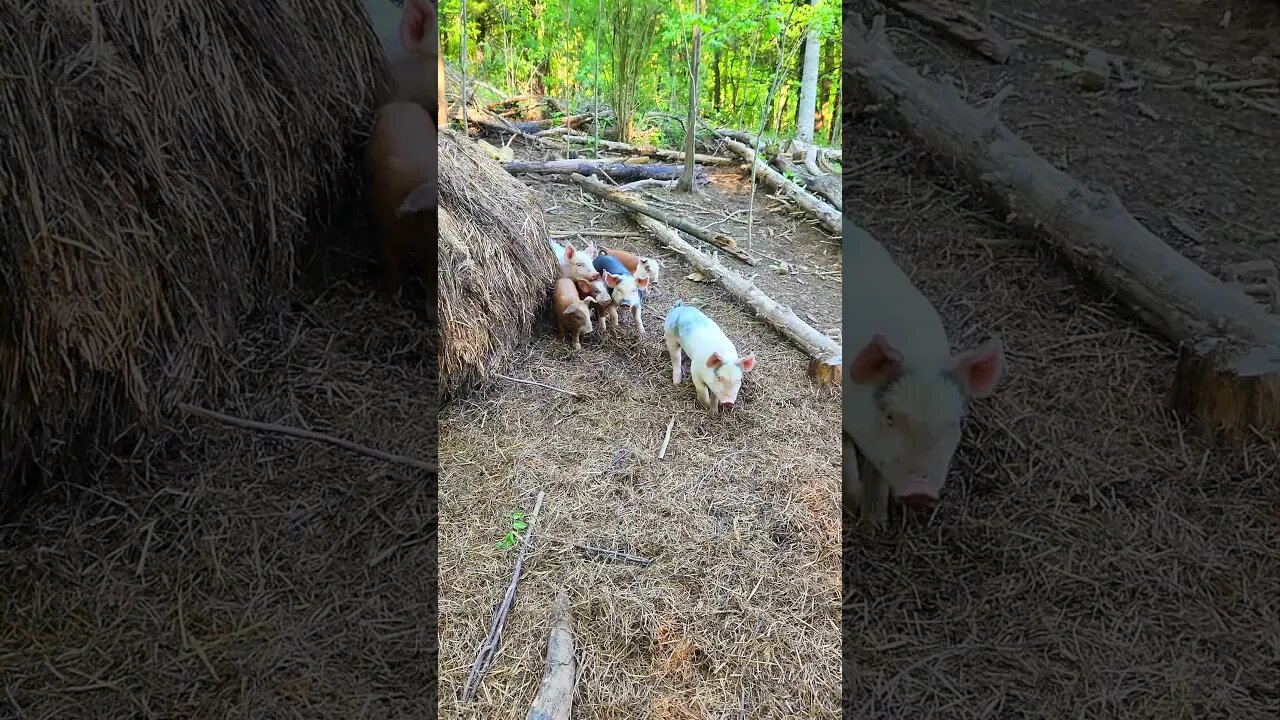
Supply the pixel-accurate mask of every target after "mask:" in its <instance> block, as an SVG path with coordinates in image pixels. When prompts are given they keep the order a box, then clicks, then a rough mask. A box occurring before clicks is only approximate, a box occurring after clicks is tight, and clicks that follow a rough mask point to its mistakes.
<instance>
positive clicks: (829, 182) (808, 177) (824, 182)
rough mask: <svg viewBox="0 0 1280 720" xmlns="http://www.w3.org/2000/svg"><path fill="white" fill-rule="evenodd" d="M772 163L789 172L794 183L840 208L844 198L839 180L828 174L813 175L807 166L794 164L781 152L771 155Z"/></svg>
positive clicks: (837, 208) (832, 205)
mask: <svg viewBox="0 0 1280 720" xmlns="http://www.w3.org/2000/svg"><path fill="white" fill-rule="evenodd" d="M773 164H774V165H777V166H778V169H779V170H781V171H782V172H784V173H786V172H789V173H791V176H792V177H794V178H795V179H796V183H797V184H798V185H800V186H802V187H804V188H805V189H806V190H812V191H813V192H814V193H815V194H817V195H820V196H821V197H822V198H823V199H824V200H826V201H827V202H828V203H830V204H831V207H833V208H835V209H836V210H842V209H843V206H844V200H843V198H842V197H841V195H842V191H841V188H840V181H839V180H837V179H836V178H834V177H831V176H830V175H826V174H821V175H816V176H815V175H814V174H813V173H812V172H811V171H809V170H808V169H807V168H802V167H800V166H799V165H796V164H795V162H794V161H793V160H792V159H791V158H789V157H787V156H786V155H783V154H778V155H775V156H774V157H773Z"/></svg>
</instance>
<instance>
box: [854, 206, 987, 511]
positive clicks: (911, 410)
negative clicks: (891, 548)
mask: <svg viewBox="0 0 1280 720" xmlns="http://www.w3.org/2000/svg"><path fill="white" fill-rule="evenodd" d="M843 233H844V247H843V253H842V255H843V257H842V258H841V261H842V264H843V265H844V278H843V287H844V303H843V308H842V310H843V316H844V328H843V333H844V357H845V358H846V360H847V364H846V370H845V373H846V374H847V376H846V377H845V378H844V379H843V382H842V385H843V392H844V413H843V425H844V428H843V429H844V441H843V446H844V450H845V457H844V492H843V496H844V497H845V499H846V502H850V501H851V502H852V503H853V504H854V505H856V506H858V507H859V508H860V510H861V513H860V514H861V517H862V518H863V519H865V520H870V521H871V522H873V523H875V524H877V525H883V524H884V523H885V521H886V520H887V519H888V504H889V497H890V496H891V495H892V496H893V497H896V498H898V499H900V500H901V501H902V502H903V503H904V504H905V505H907V506H909V507H915V508H929V507H932V506H933V505H935V504H936V503H937V501H938V498H939V495H940V494H941V492H942V487H943V484H944V483H945V482H946V479H947V473H948V471H949V469H950V467H951V461H952V457H953V456H954V455H955V451H956V447H957V446H958V445H959V443H960V427H961V422H962V420H963V419H964V416H965V412H966V405H967V400H968V399H969V398H972V397H986V396H988V395H990V394H991V393H992V392H993V391H994V389H995V387H996V383H997V382H998V381H999V379H1000V375H1001V372H1002V370H1003V368H1004V352H1003V349H1002V345H1001V343H1000V341H999V340H998V339H994V340H990V341H988V342H987V343H986V344H984V345H982V346H981V347H979V348H977V349H974V350H970V351H968V352H963V353H960V354H956V355H953V354H952V353H951V347H950V344H949V343H948V341H947V335H946V331H945V330H944V329H943V326H942V319H941V318H940V317H939V316H938V311H937V310H936V309H934V307H933V305H932V304H931V303H930V302H929V300H928V299H927V298H925V296H924V295H922V294H921V293H920V291H919V290H917V289H916V288H915V286H914V285H912V284H911V281H910V279H908V278H907V276H906V274H904V273H903V272H902V270H901V269H900V268H899V267H898V265H897V264H896V263H895V262H894V261H893V258H892V257H891V256H890V255H889V253H888V252H887V251H886V250H885V249H884V247H883V246H882V245H880V243H879V242H877V241H876V240H875V239H874V238H872V237H871V236H870V235H868V234H867V233H865V232H863V231H862V230H860V229H859V228H858V227H857V226H856V225H854V224H853V223H851V222H849V221H848V220H845V223H844V228H843ZM847 509H850V510H851V509H852V508H847Z"/></svg>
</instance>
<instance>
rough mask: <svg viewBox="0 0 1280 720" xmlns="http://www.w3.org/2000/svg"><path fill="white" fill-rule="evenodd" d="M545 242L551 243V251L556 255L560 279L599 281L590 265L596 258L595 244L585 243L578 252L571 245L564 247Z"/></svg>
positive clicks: (598, 276)
mask: <svg viewBox="0 0 1280 720" xmlns="http://www.w3.org/2000/svg"><path fill="white" fill-rule="evenodd" d="M547 242H549V243H551V251H552V252H554V253H555V254H556V262H557V263H559V264H560V277H565V278H569V279H570V280H574V281H577V280H599V279H600V273H599V272H597V271H596V269H595V267H593V266H592V265H591V261H592V260H594V259H595V256H596V244H595V243H587V246H586V247H585V248H583V249H581V250H579V249H577V248H575V247H574V246H573V243H569V244H568V245H567V246H566V245H561V244H560V243H558V242H556V241H555V240H550V239H548V240H547Z"/></svg>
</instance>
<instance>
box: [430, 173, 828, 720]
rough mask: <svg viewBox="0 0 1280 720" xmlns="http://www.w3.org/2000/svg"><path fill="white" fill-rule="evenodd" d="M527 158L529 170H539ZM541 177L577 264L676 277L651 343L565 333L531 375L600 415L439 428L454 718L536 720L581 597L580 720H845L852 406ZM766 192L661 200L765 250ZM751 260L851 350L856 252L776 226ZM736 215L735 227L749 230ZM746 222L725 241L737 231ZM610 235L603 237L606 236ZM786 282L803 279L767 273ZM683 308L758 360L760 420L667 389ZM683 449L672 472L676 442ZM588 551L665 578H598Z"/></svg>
mask: <svg viewBox="0 0 1280 720" xmlns="http://www.w3.org/2000/svg"><path fill="white" fill-rule="evenodd" d="M522 156H525V157H527V154H524V153H522ZM563 180H564V178H563V177H562V178H560V181H559V182H552V181H550V180H547V179H534V178H526V182H527V184H528V185H529V186H530V187H531V188H533V190H534V192H535V193H536V194H537V195H538V196H539V198H540V200H541V202H542V204H543V207H544V208H545V209H546V212H547V219H548V226H549V228H550V229H551V231H552V232H553V233H555V234H560V233H586V235H578V236H577V237H575V236H573V235H570V236H567V237H566V236H562V237H560V241H561V242H574V243H575V244H576V245H577V246H578V247H582V246H583V244H584V242H583V237H586V238H588V239H594V240H595V241H596V242H597V244H606V245H612V246H614V247H620V248H623V249H627V250H632V251H635V252H639V253H641V254H645V255H651V256H655V257H657V258H659V260H660V261H661V262H662V263H663V271H662V276H661V279H660V281H659V283H658V285H657V286H656V288H655V289H654V290H652V291H650V292H649V293H648V294H647V296H646V299H645V313H644V316H645V328H646V331H647V334H646V336H645V337H644V338H641V339H637V338H636V337H635V336H634V333H635V327H634V325H632V324H631V323H630V322H629V321H628V320H623V324H622V336H621V337H620V338H618V339H610V338H607V337H604V336H587V337H585V338H584V340H583V347H582V349H581V351H576V352H575V351H573V350H572V348H571V346H570V345H569V344H568V343H566V342H561V341H560V340H558V339H557V338H556V337H555V333H554V327H553V326H552V325H551V321H550V320H549V318H548V319H545V320H544V321H543V324H542V327H541V328H540V329H539V331H538V334H537V336H536V338H535V340H534V342H533V344H532V345H531V346H529V347H528V348H526V349H525V350H524V351H523V353H522V355H521V356H520V357H519V358H518V359H517V361H516V362H515V363H514V367H513V369H512V370H511V377H514V378H518V379H521V380H531V381H536V382H540V383H545V384H548V385H554V386H556V387H559V388H562V389H566V390H571V391H573V392H577V393H581V394H582V395H583V396H584V397H582V398H581V399H577V398H574V397H571V396H569V395H567V394H564V393H560V392H556V391H553V390H549V389H546V388H542V387H537V386H530V385H524V384H518V383H507V384H499V385H498V386H496V387H494V388H493V389H492V390H490V391H489V392H486V393H484V394H483V395H480V396H476V397H472V398H469V399H467V400H463V401H459V402H456V403H453V404H452V405H451V406H450V407H448V408H446V409H445V411H444V412H443V414H442V416H441V425H440V461H441V465H442V475H441V483H440V513H441V514H440V577H441V581H440V638H441V648H440V653H441V664H440V671H441V702H442V706H441V711H442V714H443V715H444V716H446V717H468V718H473V717H474V718H522V717H523V716H524V713H525V710H526V708H527V706H528V702H529V699H530V698H532V697H533V695H534V693H535V692H536V689H537V685H538V682H539V678H540V675H541V672H542V664H543V652H544V649H545V644H546V638H547V619H548V612H549V608H550V605H551V601H552V599H553V598H554V596H555V595H556V593H557V592H558V591H559V590H561V589H565V590H567V591H568V593H569V595H570V597H571V599H572V602H573V611H574V614H575V617H574V621H575V623H576V627H575V628H574V630H575V638H576V641H577V643H578V645H579V662H580V663H581V665H580V669H579V681H578V682H579V684H578V690H577V693H578V694H577V698H576V701H575V706H574V716H575V717H579V718H635V717H647V718H655V719H676V718H729V717H759V718H799V717H806V718H808V717H814V718H818V717H830V718H834V717H836V716H837V712H838V706H839V701H838V697H839V686H840V676H839V670H838V664H837V660H836V658H837V656H838V654H839V643H840V640H839V636H838V613H839V608H838V605H839V603H838V598H839V595H838V593H839V589H838V573H837V569H838V547H839V529H840V518H839V514H838V511H837V497H838V477H839V470H838V467H839V460H840V455H839V451H838V444H837V442H836V440H837V430H836V427H837V423H838V422H839V420H838V410H839V394H838V393H837V392H836V391H834V390H832V389H818V388H815V387H813V385H812V384H811V383H810V382H809V381H808V380H807V378H806V377H805V367H806V363H807V358H805V357H804V356H803V355H802V354H801V353H800V352H799V351H797V350H796V349H794V348H793V347H792V346H790V345H789V344H787V343H786V341H784V340H783V339H781V337H780V336H779V335H777V334H776V333H775V332H774V331H773V330H772V329H770V328H769V327H768V326H767V325H766V324H765V323H763V322H762V321H759V320H757V319H755V318H754V317H752V315H751V313H750V312H749V311H746V310H744V309H743V308H742V307H741V306H739V305H738V304H736V303H735V302H734V301H733V300H732V299H731V298H730V297H728V296H727V295H726V294H725V293H724V291H723V290H722V289H720V287H719V286H718V285H716V284H714V283H701V282H695V281H691V280H689V279H687V278H686V276H688V275H689V274H690V273H691V272H692V268H691V267H690V266H688V265H687V264H686V263H685V262H684V260H683V259H682V258H680V257H679V256H678V255H675V254H674V253H670V252H667V251H664V250H661V249H659V248H657V247H656V246H655V245H654V244H653V242H652V240H651V239H650V238H649V237H648V236H647V235H642V234H641V232H640V231H639V228H638V226H636V225H635V224H634V223H632V222H631V221H630V220H628V219H627V218H625V217H624V216H623V215H622V214H621V213H619V212H617V211H616V210H615V209H614V207H611V206H608V205H606V204H604V203H603V202H601V201H598V200H596V199H595V198H593V197H592V196H591V195H588V194H586V193H584V192H582V191H581V190H580V189H579V188H578V187H577V186H575V185H572V184H568V183H565V182H563ZM745 188H746V186H745V185H744V184H743V183H742V181H741V180H740V179H739V178H735V177H734V176H733V175H732V174H725V173H717V174H715V175H714V177H713V179H712V185H711V186H709V187H707V188H705V189H704V191H703V193H702V195H701V196H700V197H699V198H697V199H696V200H690V199H688V198H687V197H684V196H678V195H675V194H674V193H673V192H672V191H669V190H657V191H654V192H646V193H643V194H644V195H645V196H646V199H647V200H648V201H649V202H651V203H653V204H656V205H660V206H663V207H665V208H667V209H668V210H671V211H674V212H676V213H678V214H680V215H681V216H684V217H688V218H691V219H692V220H693V221H694V222H697V223H698V224H700V225H703V226H708V225H711V224H713V223H718V224H717V225H716V227H717V228H718V229H720V230H721V231H723V232H727V233H728V234H730V235H732V236H734V237H737V238H739V239H741V238H743V237H744V236H745V227H744V226H743V225H742V224H740V223H745V216H744V215H743V214H741V213H740V212H737V211H741V210H743V209H745V207H746V202H745V198H743V197H742V196H741V195H739V194H738V193H739V192H740V191H742V190H745ZM757 201H758V203H759V206H758V209H757V212H758V213H761V214H762V215H764V216H765V217H764V219H763V221H762V222H761V221H758V222H757V225H756V229H755V238H756V240H755V242H754V245H753V248H752V250H753V252H754V253H756V254H758V255H760V256H762V257H763V256H765V255H768V256H771V258H772V260H769V259H766V261H765V262H763V263H762V264H761V266H760V267H758V268H746V267H745V266H742V265H740V264H738V263H736V261H734V260H732V259H731V258H725V260H724V261H725V262H726V263H730V264H732V265H735V266H736V267H737V268H738V269H740V270H751V271H752V272H759V277H758V278H757V282H758V283H759V285H760V286H761V288H762V289H763V290H765V292H767V293H770V294H771V295H772V296H774V297H775V298H777V299H779V300H781V301H783V302H787V303H791V304H792V305H793V307H794V309H795V311H796V312H797V314H799V315H801V317H807V318H811V320H810V322H813V323H814V324H815V326H816V327H818V328H819V329H822V330H834V331H835V332H838V330H839V322H840V321H839V293H840V285H839V260H838V253H839V246H838V245H837V244H836V241H835V240H832V239H830V238H827V237H826V236H824V235H823V234H821V233H819V232H817V231H815V230H813V229H811V228H807V227H800V226H798V223H797V222H796V221H795V220H793V219H789V218H786V217H781V216H772V217H770V216H769V215H770V214H769V213H768V212H766V211H764V208H765V207H766V205H770V204H771V203H766V198H765V195H764V194H763V193H761V194H760V195H759V196H758V198H757ZM735 213H736V214H735ZM726 218H728V219H726ZM593 233H605V234H604V235H598V234H593ZM777 261H782V262H786V263H788V264H789V265H791V266H793V270H794V272H795V274H790V275H785V276H784V275H782V274H779V273H778V272H776V271H774V270H771V269H769V267H768V266H769V265H770V264H771V263H774V264H776V263H777ZM677 298H680V299H682V300H683V301H684V302H685V303H688V304H692V305H695V306H697V307H699V308H701V309H702V310H703V311H704V312H706V313H708V314H709V315H710V316H711V317H712V318H713V319H714V320H716V321H717V322H718V323H719V324H720V325H721V327H722V328H723V329H724V330H725V332H726V333H727V334H728V335H729V337H730V338H731V339H732V340H733V342H734V343H735V345H736V346H737V348H738V350H739V351H740V352H744V353H745V352H754V353H755V355H756V363H757V364H756V367H755V369H753V370H752V372H751V373H749V374H748V375H747V379H746V381H745V383H744V389H743V392H742V395H741V396H740V403H741V404H740V407H738V408H736V409H735V410H734V411H733V413H732V414H731V415H730V416H728V417H725V418H723V419H720V420H715V421H712V420H710V419H708V418H707V416H706V414H705V412H704V411H702V410H701V409H700V408H699V407H698V406H697V405H696V404H695V401H694V399H693V391H692V386H691V385H690V383H689V381H688V379H687V377H688V371H687V363H688V361H687V360H686V361H685V362H686V371H685V378H686V379H685V380H684V382H683V383H682V384H681V385H680V386H678V387H673V386H672V384H671V369H670V360H669V359H668V356H667V354H666V350H665V346H664V343H663V341H662V323H663V318H664V316H665V314H666V312H667V311H668V310H669V309H670V307H671V305H672V304H673V303H674V302H675V300H676V299H677ZM669 424H670V426H671V439H670V443H669V446H668V448H667V453H666V456H665V458H664V459H658V458H657V455H658V453H659V451H660V449H661V447H662V445H663V442H664V437H665V435H666V429H667V427H668V425H669ZM539 491H543V492H545V498H544V500H543V505H542V510H541V516H540V518H539V522H538V531H537V537H536V540H535V545H534V549H533V551H532V552H530V554H529V557H528V559H527V560H526V567H525V572H524V575H523V580H522V581H521V584H520V589H519V594H518V600H517V605H516V608H515V610H514V611H513V612H512V614H511V615H510V618H509V620H508V621H507V625H506V628H505V630H504V633H503V638H504V639H503V645H502V649H501V652H500V653H499V655H498V658H497V660H496V661H495V663H494V665H493V668H492V669H491V670H490V671H489V673H488V675H487V676H486V678H485V680H484V681H483V683H482V684H481V687H480V692H479V694H478V702H477V703H476V704H474V705H470V706H460V705H459V704H458V703H457V702H456V701H455V700H454V698H455V697H456V695H457V693H458V691H459V690H460V689H461V688H462V686H463V684H464V683H465V681H466V677H467V673H468V670H469V668H470V665H471V662H472V660H473V658H474V657H475V653H476V651H477V649H478V648H479V647H480V645H481V643H482V641H483V638H484V636H485V633H486V632H487V630H488V626H489V623H490V619H491V617H492V613H493V610H494V606H495V604H496V603H497V601H498V600H499V599H500V598H501V597H502V594H503V592H504V590H505V588H506V586H507V584H508V583H509V581H510V577H511V572H512V569H513V565H514V561H515V555H516V551H514V550H508V549H501V548H499V547H498V541H499V540H500V539H501V538H502V537H503V534H504V533H505V532H506V531H507V529H509V527H510V522H509V521H508V520H506V519H505V518H506V516H507V515H508V514H509V513H511V512H512V511H513V510H516V509H521V510H523V511H524V512H525V513H531V512H532V510H533V507H534V500H535V497H536V495H537V493H538V492H539ZM575 544H585V545H590V546H594V547H603V548H606V549H610V550H621V551H624V552H628V553H631V554H634V555H638V556H641V557H644V558H649V559H652V560H653V563H652V564H651V565H649V566H647V567H641V566H639V565H635V564H628V563H622V562H617V561H609V560H604V559H601V558H599V557H592V556H590V555H588V554H587V553H584V552H581V551H579V550H577V549H576V548H575Z"/></svg>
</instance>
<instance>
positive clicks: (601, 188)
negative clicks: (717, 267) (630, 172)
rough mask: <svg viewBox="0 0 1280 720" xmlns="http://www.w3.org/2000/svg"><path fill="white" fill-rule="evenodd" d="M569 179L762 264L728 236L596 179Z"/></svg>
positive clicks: (714, 245)
mask: <svg viewBox="0 0 1280 720" xmlns="http://www.w3.org/2000/svg"><path fill="white" fill-rule="evenodd" d="M569 179H570V180H572V181H574V182H575V183H577V184H578V185H580V186H582V189H583V190H586V191H587V192H589V193H591V194H592V195H595V196H596V197H599V198H603V199H605V200H608V201H610V202H614V203H617V204H618V205H621V206H622V207H624V208H626V209H628V210H630V211H631V212H635V213H641V214H643V215H647V216H648V217H651V218H653V219H654V220H657V221H659V222H662V223H665V224H667V225H670V226H671V227H673V228H679V229H680V230H683V231H685V232H687V233H689V235H691V236H693V237H695V238H697V239H699V240H701V241H702V242H704V243H706V244H708V245H710V246H712V247H714V248H715V249H717V250H720V251H722V252H725V253H728V254H729V255H732V256H734V257H735V258H737V259H739V260H741V261H742V262H744V263H746V264H748V265H756V264H758V263H759V262H760V261H759V260H756V259H755V258H753V257H751V256H750V255H748V254H747V253H745V252H743V250H742V248H740V247H738V243H736V242H735V241H734V239H733V238H731V237H729V236H728V235H724V234H721V233H713V232H711V231H710V230H704V229H702V228H700V227H698V226H697V225H694V224H693V223H691V222H689V221H688V220H684V219H682V218H678V217H672V216H671V215H669V214H667V213H665V212H663V211H661V210H658V209H657V208H655V207H653V206H651V205H649V204H648V203H646V202H644V201H643V200H641V199H639V198H637V197H635V196H633V195H627V194H626V193H624V192H622V191H620V190H615V189H613V188H611V187H609V186H607V185H605V184H604V183H602V182H600V181H599V180H596V179H595V178H589V177H584V176H582V175H577V174H574V175H570V176H569Z"/></svg>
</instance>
